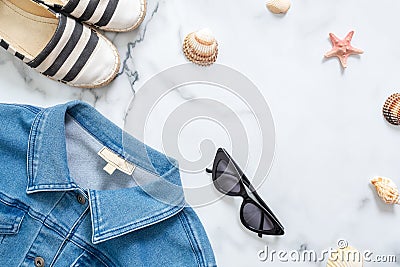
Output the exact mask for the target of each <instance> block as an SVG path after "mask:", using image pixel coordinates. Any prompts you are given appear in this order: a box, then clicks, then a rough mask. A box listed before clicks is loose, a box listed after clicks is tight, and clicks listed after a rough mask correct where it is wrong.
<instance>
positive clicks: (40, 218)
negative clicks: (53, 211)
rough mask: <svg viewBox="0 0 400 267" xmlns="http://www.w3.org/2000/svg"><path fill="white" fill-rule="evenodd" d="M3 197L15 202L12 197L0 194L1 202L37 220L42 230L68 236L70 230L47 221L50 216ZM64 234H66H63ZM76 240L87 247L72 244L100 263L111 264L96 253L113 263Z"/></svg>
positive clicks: (86, 244)
mask: <svg viewBox="0 0 400 267" xmlns="http://www.w3.org/2000/svg"><path fill="white" fill-rule="evenodd" d="M65 194H66V193H65ZM1 195H4V196H5V197H7V198H9V199H10V200H14V199H13V198H11V197H9V196H7V195H5V194H4V193H0V202H2V203H4V204H5V205H7V206H11V207H13V208H16V209H19V210H21V211H23V212H25V213H26V214H27V215H29V217H31V218H32V219H34V220H36V221H38V222H40V223H41V227H40V228H43V226H45V227H47V228H49V229H50V230H52V231H54V232H55V233H56V234H58V235H59V236H60V237H61V238H64V237H65V236H66V235H67V233H68V230H67V229H64V228H63V227H61V226H60V225H59V224H57V223H56V222H53V221H52V220H47V219H48V216H46V215H44V214H42V213H39V212H37V211H35V210H33V209H32V208H31V207H29V206H27V205H26V204H24V203H23V202H20V201H18V200H16V201H17V202H18V203H20V204H21V205H22V206H21V205H18V203H14V202H9V201H7V200H5V199H3V198H1ZM60 199H61V198H60ZM57 202H58V201H57ZM21 221H22V220H21ZM49 223H51V224H49ZM55 226H58V227H55ZM63 232H65V233H63ZM74 238H75V239H77V240H79V241H80V242H82V243H84V244H85V246H82V245H81V244H79V243H78V242H77V241H75V240H74V239H72V238H71V239H70V241H71V242H72V243H74V244H75V245H77V246H79V247H80V248H81V249H84V250H86V251H87V252H88V253H90V254H91V255H93V256H94V257H96V258H97V259H98V260H99V261H101V262H103V263H104V264H105V265H107V266H109V264H106V263H105V262H104V259H101V258H99V257H98V256H97V255H96V254H95V252H99V253H101V254H102V256H103V257H104V258H105V259H107V260H108V261H109V262H112V261H111V260H110V259H109V257H108V256H106V255H104V253H102V252H100V251H99V250H98V249H96V248H94V247H92V246H91V245H89V244H88V243H87V242H86V241H84V240H82V239H81V238H79V237H78V236H74ZM88 247H89V248H90V249H92V250H93V251H90V250H88ZM20 265H21V264H20Z"/></svg>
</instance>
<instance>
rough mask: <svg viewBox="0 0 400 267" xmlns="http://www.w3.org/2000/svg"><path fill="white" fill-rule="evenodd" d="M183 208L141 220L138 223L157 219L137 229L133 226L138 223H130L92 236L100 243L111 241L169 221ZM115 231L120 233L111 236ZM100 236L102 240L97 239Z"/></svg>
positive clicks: (172, 209)
mask: <svg viewBox="0 0 400 267" xmlns="http://www.w3.org/2000/svg"><path fill="white" fill-rule="evenodd" d="M183 208H184V207H183V206H182V207H179V209H174V208H171V209H169V210H167V211H165V212H163V213H162V214H158V215H156V216H152V217H149V218H146V219H145V220H141V221H139V222H143V221H149V220H151V219H154V218H157V219H155V220H154V221H153V222H151V223H148V224H142V225H140V226H139V227H136V228H135V224H136V226H137V224H138V223H139V222H135V223H131V224H129V225H126V226H123V227H121V228H113V229H110V230H108V231H106V232H103V233H102V232H99V234H98V235H95V236H94V241H100V242H102V241H106V240H109V239H112V238H115V237H119V236H122V235H125V234H127V233H130V232H133V231H136V230H139V229H142V228H145V227H148V226H151V225H153V224H156V223H159V222H161V221H163V220H166V219H169V218H171V217H173V216H175V215H176V214H178V213H179V212H180V211H181V210H182V209H183ZM116 231H120V232H121V233H119V234H117V235H115V234H114V235H113V232H116ZM101 236H103V238H99V237H101ZM96 237H97V238H96Z"/></svg>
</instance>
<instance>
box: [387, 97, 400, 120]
mask: <svg viewBox="0 0 400 267" xmlns="http://www.w3.org/2000/svg"><path fill="white" fill-rule="evenodd" d="M383 116H384V117H385V119H386V120H387V121H388V122H389V123H391V124H393V125H400V94H398V93H395V94H392V95H391V96H389V97H388V98H387V99H386V101H385V104H384V105H383Z"/></svg>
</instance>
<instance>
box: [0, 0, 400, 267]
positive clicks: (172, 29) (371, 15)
mask: <svg viewBox="0 0 400 267" xmlns="http://www.w3.org/2000/svg"><path fill="white" fill-rule="evenodd" d="M292 2H293V3H292V7H291V9H290V10H289V12H288V14H287V15H285V16H276V15H273V14H271V13H270V12H269V11H268V10H266V8H265V3H264V2H263V1H239V0H232V1H212V0H207V1H205V0H202V1H195V0H162V1H153V0H149V3H148V11H147V16H146V19H145V21H144V22H143V24H142V25H141V26H140V27H139V28H138V29H137V30H135V31H133V32H129V33H118V34H115V33H108V34H107V36H108V37H109V38H110V39H111V40H112V41H113V42H114V43H115V45H116V46H117V48H118V50H119V52H120V55H121V63H122V64H121V69H120V72H119V75H118V77H117V78H116V80H115V81H114V82H113V83H111V84H110V85H109V86H107V87H105V88H100V89H91V90H87V89H79V88H71V87H68V86H66V85H63V84H59V83H57V82H54V81H51V80H49V79H47V78H46V77H44V76H42V75H40V74H37V73H36V72H35V71H33V70H31V69H29V68H28V67H27V66H25V65H23V64H22V63H21V62H19V61H18V60H16V59H15V58H14V57H12V56H10V55H8V54H7V53H6V52H5V51H3V50H1V51H0V101H1V102H7V103H13V102H14V103H15V102H16V103H27V104H32V105H40V106H50V105H54V104H57V103H63V102H66V101H69V100H74V99H80V100H84V101H87V102H89V103H91V104H92V105H94V106H95V107H96V108H97V109H98V110H99V111H100V112H102V113H103V114H104V115H105V116H107V117H108V118H109V119H110V120H112V121H113V122H115V123H116V124H118V125H119V126H123V123H124V118H125V117H126V110H127V109H128V106H129V104H130V102H131V99H132V97H133V95H134V93H135V92H137V91H138V90H140V88H141V86H143V84H144V83H145V82H146V81H147V80H149V79H150V78H151V77H153V76H154V75H156V74H157V73H159V72H160V71H162V70H165V69H166V68H169V67H171V66H175V65H178V64H182V63H186V62H187V61H186V59H185V57H184V56H183V54H182V51H181V46H182V41H183V39H184V37H185V35H186V34H188V33H189V32H192V31H194V30H197V29H200V28H203V27H208V28H210V29H212V30H213V32H214V34H215V35H216V37H217V39H218V41H219V48H220V52H219V56H218V63H221V64H224V65H227V66H230V67H232V68H235V69H236V70H238V71H240V72H241V73H243V74H244V75H246V76H247V77H249V79H251V80H252V81H253V82H254V83H255V84H256V85H257V87H258V88H259V89H260V91H261V92H262V94H263V95H264V97H265V98H266V100H267V101H268V103H269V106H270V109H271V111H272V113H273V115H274V119H275V128H276V151H275V159H274V162H273V165H272V168H271V171H270V173H269V176H268V178H267V180H266V181H265V183H264V184H263V185H262V186H261V188H260V190H259V193H260V195H262V196H263V197H264V198H265V200H266V202H267V203H268V205H270V207H271V209H272V210H273V211H274V212H275V213H276V215H277V217H278V218H279V219H280V220H281V221H282V223H283V225H284V226H285V230H286V234H285V235H284V236H283V237H265V236H264V237H263V238H262V239H260V238H258V237H257V236H256V235H255V234H253V233H251V232H249V231H248V230H247V229H245V228H244V227H243V226H242V225H241V223H240V220H239V217H238V211H239V207H240V204H241V199H240V198H229V197H224V198H222V199H220V200H218V201H216V202H214V203H212V204H209V205H204V206H202V207H197V208H196V211H197V213H198V214H199V216H200V218H201V220H202V222H203V224H204V226H205V228H206V231H207V233H208V236H209V238H210V241H211V243H212V246H213V248H214V251H215V255H216V258H217V262H218V263H219V265H220V266H229V267H231V266H239V267H241V266H246V267H247V266H325V265H326V264H325V262H302V263H283V262H279V261H275V262H272V263H271V262H268V261H267V262H262V261H260V260H259V259H258V255H257V254H258V252H259V251H260V250H262V249H264V248H265V246H268V248H269V249H275V250H281V249H282V250H285V251H291V250H297V251H304V250H315V251H316V252H320V251H322V250H324V249H327V248H330V247H336V242H337V241H338V240H339V239H345V240H347V241H348V242H349V244H350V245H352V246H354V247H356V248H358V249H359V250H367V249H369V250H372V251H374V252H375V254H381V255H397V260H398V262H399V263H400V249H399V248H400V238H399V237H398V234H399V231H398V230H397V229H398V222H399V220H400V210H399V209H400V207H399V206H393V207H392V206H387V205H385V204H383V203H382V202H381V201H380V200H379V199H378V198H377V196H376V194H375V192H374V190H373V188H372V187H371V186H370V185H369V179H370V178H372V177H373V176H375V175H381V176H387V177H390V178H392V179H393V180H394V181H395V182H396V183H397V184H398V185H400V168H399V161H400V149H398V146H397V144H398V143H399V140H400V130H399V128H396V127H392V126H390V125H388V124H387V123H386V122H385V121H384V119H383V117H382V115H381V109H382V105H383V102H384V100H385V99H386V97H388V96H389V95H390V94H392V93H394V92H398V91H400V88H399V87H400V80H399V69H400V50H399V49H398V47H399V45H400V36H399V35H398V34H397V32H398V25H399V24H400V16H398V10H399V8H400V3H399V2H398V1H395V0H382V1H380V2H379V6H381V7H386V9H385V10H384V12H382V11H380V10H378V8H377V7H376V4H375V5H374V4H373V3H372V2H371V1H345V0H337V1H311V0H303V1H295V0H293V1H292ZM350 30H355V35H354V37H353V45H354V46H355V47H358V48H361V49H363V50H364V51H365V53H364V54H363V55H361V56H359V57H350V58H349V62H348V63H349V67H348V68H347V69H346V70H344V71H343V70H342V69H341V67H340V65H339V62H338V60H336V59H329V60H325V59H324V58H323V55H324V54H325V53H326V52H327V51H329V50H330V49H331V44H330V41H329V39H328V34H329V32H333V33H335V34H336V35H337V36H338V37H340V38H343V37H344V36H345V35H346V34H347V33H348V31H350ZM199 96H204V95H202V93H201V92H200V91H199V90H197V87H195V86H194V87H187V88H186V89H185V90H177V91H176V92H175V93H173V94H171V95H170V96H169V98H168V101H167V103H164V105H165V109H161V108H160V110H161V111H158V112H153V113H152V116H151V117H150V118H149V125H150V126H149V127H150V129H151V130H152V131H149V132H148V134H147V135H146V142H149V143H151V144H152V145H153V146H155V148H156V149H158V150H163V146H162V143H161V142H159V140H158V139H159V136H160V135H161V133H160V132H159V130H157V129H159V128H157V127H161V126H162V124H163V123H164V121H165V118H166V117H168V113H167V112H163V111H166V110H172V109H173V108H174V107H175V105H178V104H179V103H181V102H182V101H185V100H186V101H187V100H190V99H193V98H195V97H199ZM135 101H146V99H138V98H136V99H135ZM226 102H228V103H226V104H227V105H229V104H230V103H231V102H230V100H229V101H228V100H226ZM232 103H233V102H232ZM232 103H231V104H232ZM232 106H233V108H235V109H237V110H238V114H241V115H242V116H243V117H244V118H246V116H247V115H248V112H247V111H246V110H244V109H243V108H242V107H241V106H239V105H236V104H232ZM160 125H161V126H160ZM193 127H194V129H192V131H191V132H190V131H189V132H190V133H191V134H193V137H192V136H189V137H186V138H182V140H183V141H184V142H183V143H180V144H179V147H180V149H182V151H183V152H184V153H186V154H185V155H188V158H189V159H192V160H194V159H196V157H199V156H200V154H201V151H200V149H199V147H200V145H199V142H198V141H199V140H197V137H198V136H204V137H207V138H210V139H211V140H219V139H224V138H225V136H224V133H223V131H222V130H221V131H219V130H217V129H213V128H210V127H209V126H207V127H200V124H198V126H196V125H195V124H194V126H193ZM196 127H197V128H196ZM161 128H162V127H161ZM213 133H215V134H214V136H213V135H212V134H213ZM182 134H185V132H184V131H182ZM195 137H196V138H195ZM256 138H257V137H256V136H254V140H255V141H257V140H256ZM254 140H253V141H254ZM250 153H251V155H249V156H251V157H254V155H255V154H256V153H255V152H254V151H250ZM211 160H212V159H210V161H211ZM254 162H255V161H254ZM254 162H253V161H250V162H249V166H248V168H246V170H245V171H246V173H248V174H250V175H251V173H252V172H253V171H254V169H255V168H256V167H257V166H256V163H254ZM261 164H262V163H261ZM182 179H183V182H184V184H190V185H192V184H194V185H196V184H201V183H209V182H210V176H208V175H206V174H205V173H199V174H193V175H191V174H188V173H183V174H182ZM208 194H215V196H219V194H218V192H215V191H210V192H208ZM399 263H386V264H378V263H368V264H365V266H388V267H395V266H399Z"/></svg>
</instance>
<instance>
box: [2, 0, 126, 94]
mask: <svg viewBox="0 0 400 267" xmlns="http://www.w3.org/2000/svg"><path fill="white" fill-rule="evenodd" d="M0 46H2V47H3V48H5V49H6V50H7V51H9V52H10V53H12V54H13V55H15V56H16V57H17V58H19V59H21V60H23V62H25V63H26V64H27V65H28V66H30V67H32V68H33V69H35V70H36V71H38V72H40V73H42V74H44V75H46V76H48V77H49V78H51V79H54V80H57V81H60V82H63V83H66V84H68V85H71V86H76V87H82V88H96V87H101V86H104V85H107V84H108V83H110V82H111V81H112V80H113V79H114V78H115V76H116V75H117V73H118V71H119V66H120V59H119V55H118V51H117V49H116V48H115V47H114V45H113V44H112V43H111V42H110V41H109V40H108V39H107V38H106V37H104V36H103V35H102V34H100V33H98V32H96V31H94V30H92V29H91V28H90V27H88V26H85V25H83V24H81V23H80V22H77V21H76V20H74V19H72V18H69V17H67V16H65V15H63V14H60V13H55V12H54V11H52V10H49V8H48V7H46V6H44V5H42V4H38V3H36V2H34V1H33V0H24V1H21V0H0Z"/></svg>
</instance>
